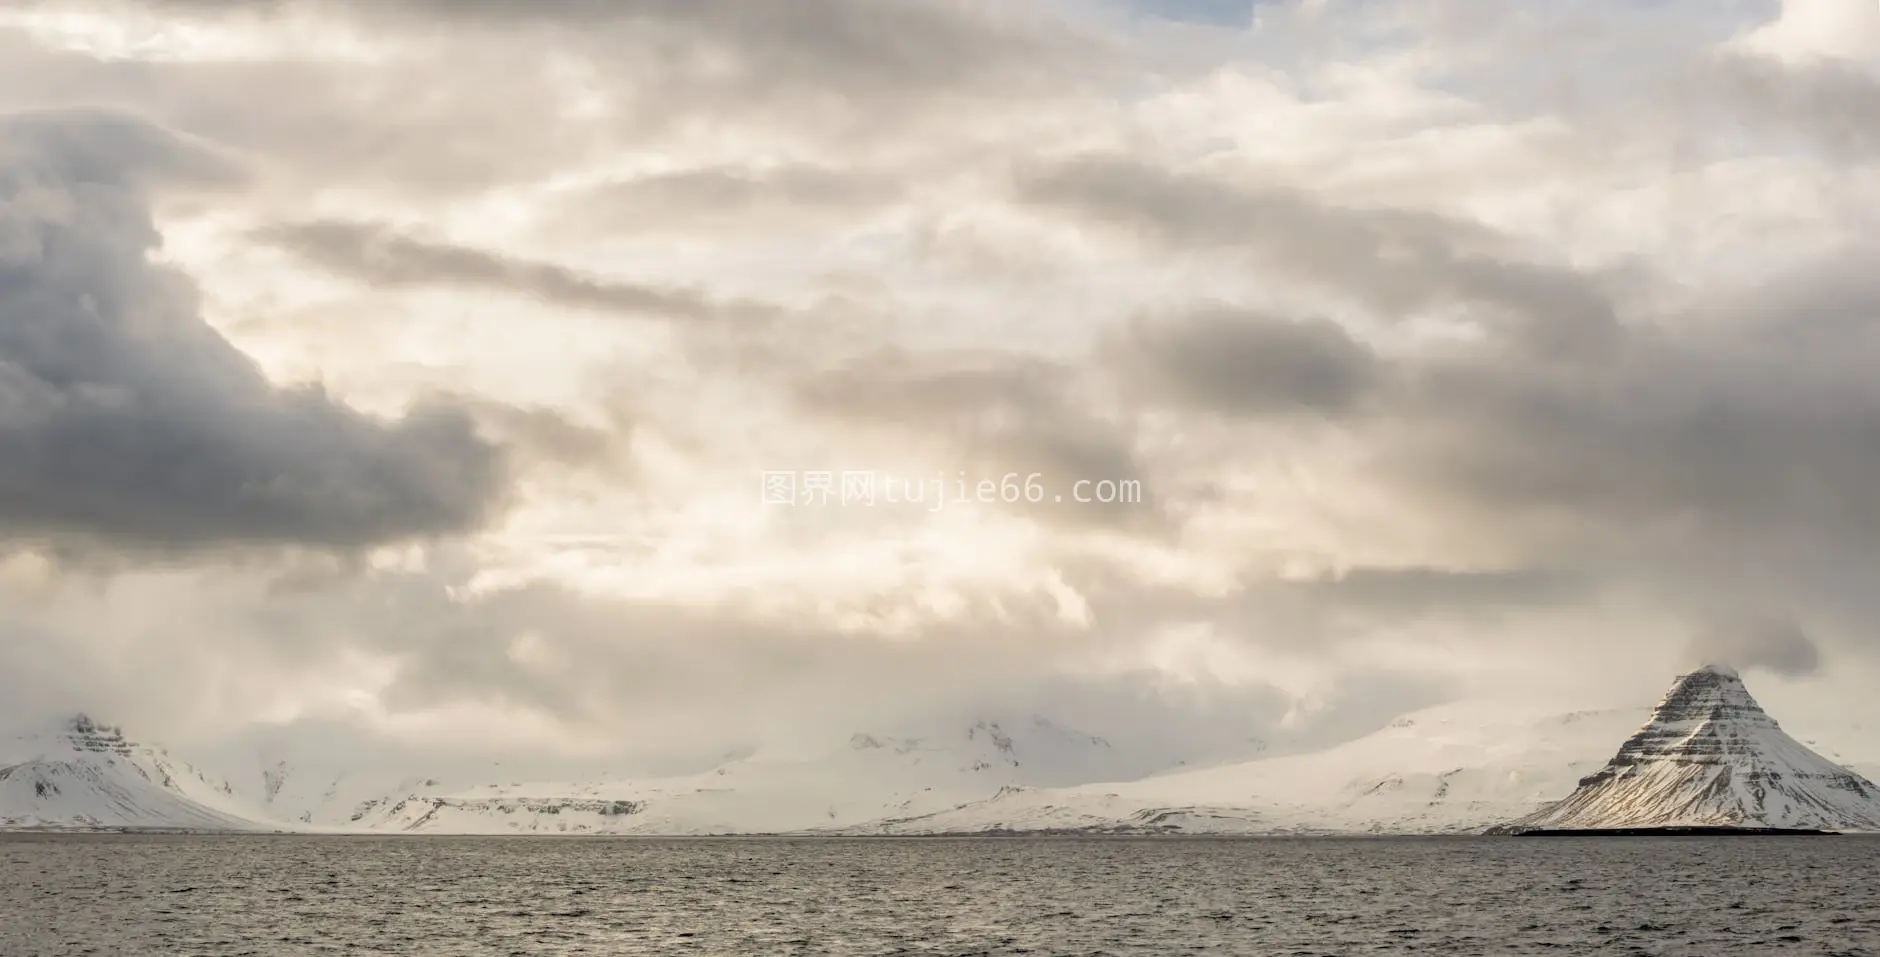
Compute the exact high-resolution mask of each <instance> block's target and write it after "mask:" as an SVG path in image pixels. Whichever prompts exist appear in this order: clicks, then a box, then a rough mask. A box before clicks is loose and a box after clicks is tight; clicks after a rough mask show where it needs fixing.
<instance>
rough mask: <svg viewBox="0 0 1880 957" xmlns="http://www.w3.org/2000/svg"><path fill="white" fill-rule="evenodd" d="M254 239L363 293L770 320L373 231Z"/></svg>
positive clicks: (708, 302)
mask: <svg viewBox="0 0 1880 957" xmlns="http://www.w3.org/2000/svg"><path fill="white" fill-rule="evenodd" d="M260 236H261V238H262V239H264V240H266V241H268V242H272V243H274V244H276V245H278V246H280V247H281V248H283V249H286V250H288V251H290V252H293V253H295V254H297V255H299V256H302V257H304V258H306V259H307V260H309V261H310V262H312V263H314V264H315V265H318V266H320V267H322V268H325V269H327V270H330V271H332V272H335V273H338V274H340V275H344V276H347V277H350V278H353V279H357V280H360V281H363V282H366V283H368V284H371V285H381V286H404V285H440V286H471V287H482V288H486V289H497V290H503V291H507V292H513V293H517V294H520V295H526V296H533V297H535V298H538V299H541V300H543V301H546V302H552V303H556V304H558V305H564V306H575V307H579V308H587V309H600V310H604V311H608V312H619V313H626V314H629V315H639V316H652V317H663V318H682V319H716V318H732V317H735V318H760V317H762V316H764V315H767V314H768V313H769V312H770V310H769V309H768V308H767V307H764V306H760V305H757V304H754V303H720V302H717V301H714V300H713V299H711V298H710V297H709V296H708V295H707V294H706V293H704V292H703V291H701V290H697V289H688V288H681V287H671V286H656V285H647V284H642V283H630V282H614V281H609V280H605V279H600V278H598V277H595V276H591V275H589V274H587V273H584V272H581V271H579V270H575V269H570V268H568V267H566V266H561V265H557V264H555V263H549V262H538V261H535V260H529V259H519V258H515V257H512V256H506V255H503V254H501V253H494V252H489V251H486V250H481V249H476V248H473V247H469V246H459V245H454V244H451V243H444V242H431V241H427V240H422V239H415V238H413V237H411V236H407V235H404V234H403V233H400V232H398V231H396V230H394V229H392V228H390V227H388V226H385V225H383V224H377V223H354V222H337V221H332V220H325V221H319V222H310V223H297V224H291V225H284V226H275V227H270V228H268V229H265V230H263V231H262V232H261V233H260Z"/></svg>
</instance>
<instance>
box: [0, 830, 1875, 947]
mask: <svg viewBox="0 0 1880 957" xmlns="http://www.w3.org/2000/svg"><path fill="white" fill-rule="evenodd" d="M374 953H376V954H422V955H440V957H469V955H485V954H487V955H505V957H507V955H522V954H551V955H564V954H596V955H599V954H608V955H615V954H618V955H659V957H667V955H686V954H698V955H719V954H739V955H743V954H753V955H773V954H775V955H796V954H802V955H823V954H828V955H898V957H926V955H948V957H955V955H968V954H971V955H979V954H987V955H1007V954H1034V955H1079V957H1085V955H1099V954H1102V955H1152V954H1153V955H1175V954H1249V955H1269V954H1271V955H1307V954H1311V955H1319V954H1324V955H1348V954H1396V953H1427V954H1443V955H1452V954H1454V955H1469V954H1482V955H1503V954H1582V953H1584V954H1702V955H1720V954H1781V953H1795V954H1880V840H1875V839H1867V838H1853V837H1843V838H1737V839H1702V838H1670V839H1664V838H1660V839H1651V838H1640V839H1603V840H1602V839H1545V840H1542V839H1519V838H1443V839H1436V838H1432V839H1305V838H1299V839H1292V838H1275V839H1254V840H1201V839H1145V840H1130V839H1087V840H1084V839H1035V840H1034V839H1023V838H993V839H984V840H952V839H932V840H919V839H908V840H832V839H816V840H781V839H779V840H731V839H726V840H633V839H612V840H609V839H580V838H575V839H554V838H546V839H543V838H538V839H503V838H463V839H457V838H425V837H413V838H393V837H385V838H339V837H325V838H321V837H206V836H160V835H0V955H5V957H40V955H44V957H57V955H76V954H97V955H110V957H120V955H122V957H136V955H171V954H179V955H203V957H225V955H237V954H252V955H262V957H290V955H303V954H374Z"/></svg>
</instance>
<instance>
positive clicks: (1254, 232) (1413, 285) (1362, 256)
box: [1018, 155, 1618, 357]
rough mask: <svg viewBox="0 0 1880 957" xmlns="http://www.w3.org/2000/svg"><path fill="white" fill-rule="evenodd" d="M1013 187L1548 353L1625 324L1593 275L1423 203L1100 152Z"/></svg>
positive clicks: (1176, 243)
mask: <svg viewBox="0 0 1880 957" xmlns="http://www.w3.org/2000/svg"><path fill="white" fill-rule="evenodd" d="M1018 194H1019V198H1020V199H1021V200H1023V201H1025V202H1028V203H1032V204H1035V205H1037V206H1039V207H1042V208H1046V209H1054V210H1060V211H1062V212H1064V213H1066V214H1069V215H1072V216H1075V217H1078V218H1079V219H1082V220H1085V221H1089V222H1092V223H1095V224H1099V225H1103V226H1108V227H1110V228H1111V229H1113V230H1115V231H1117V232H1119V233H1121V234H1123V235H1126V236H1136V237H1140V238H1142V239H1144V240H1147V241H1149V242H1151V243H1153V244H1155V245H1158V246H1161V247H1164V248H1167V249H1172V250H1176V251H1180V252H1192V251H1238V252H1243V253H1248V254H1252V255H1253V256H1255V257H1256V260H1257V261H1258V262H1260V263H1262V264H1263V265H1265V266H1266V267H1267V269H1268V270H1270V275H1271V278H1272V279H1274V280H1275V281H1278V282H1281V283H1302V284H1306V285H1307V286H1309V287H1310V288H1314V289H1316V290H1319V291H1321V292H1323V293H1326V294H1329V295H1331V296H1333V297H1335V298H1337V299H1343V300H1347V301H1355V302H1356V303H1358V304H1361V305H1363V306H1365V307H1368V308H1369V309H1371V310H1374V311H1375V312H1376V313H1377V314H1379V315H1382V316H1384V317H1387V318H1390V319H1400V318H1405V317H1407V316H1410V315H1413V314H1416V313H1419V312H1427V311H1431V310H1435V309H1439V308H1458V307H1459V308H1462V309H1465V310H1468V313H1467V315H1468V316H1469V318H1470V319H1472V320H1474V321H1475V322H1477V323H1479V324H1480V325H1482V326H1484V327H1487V328H1490V329H1494V330H1498V331H1501V332H1503V333H1504V334H1505V335H1507V336H1508V337H1509V338H1510V339H1511V340H1513V341H1515V342H1518V343H1520V344H1522V345H1523V346H1524V347H1526V348H1528V349H1530V350H1532V351H1536V352H1539V353H1542V354H1547V355H1554V356H1581V357H1585V356H1596V355H1599V354H1601V350H1602V349H1603V348H1604V347H1605V345H1607V344H1609V343H1610V341H1611V339H1612V337H1613V336H1614V335H1615V333H1616V330H1617V326H1618V317H1617V316H1616V314H1615V307H1614V304H1613V302H1612V301H1611V299H1610V297H1609V295H1608V294H1607V293H1606V291H1605V290H1603V289H1602V288H1601V285H1600V283H1599V282H1597V281H1595V280H1594V279H1593V278H1592V277H1589V276H1587V275H1584V274H1582V273H1579V272H1576V271H1574V270H1571V269H1565V268H1561V267H1558V266H1553V265H1549V264H1546V263H1542V262H1536V261H1533V260H1531V259H1528V258H1526V257H1523V256H1521V255H1519V253H1518V251H1517V250H1516V249H1515V248H1514V246H1515V244H1514V243H1513V242H1512V241H1510V240H1509V239H1508V238H1507V237H1505V236H1502V235H1500V234H1498V233H1497V232H1496V231H1494V230H1492V229H1490V228H1488V227H1486V226H1484V225H1482V224H1480V223H1476V222H1469V221H1464V220H1459V219H1454V218H1450V217H1447V216H1443V215H1440V214H1437V213H1433V212H1428V211H1424V210H1418V209H1397V208H1389V207H1369V208H1367V207H1361V206H1343V205H1337V204H1333V203H1329V202H1326V201H1324V200H1322V199H1319V198H1318V197H1315V196H1313V195H1310V194H1308V193H1306V192H1303V191H1301V190H1298V189H1293V188H1286V187H1278V186H1263V185H1243V184H1239V183H1236V182H1234V181H1233V180H1231V179H1228V178H1224V177H1219V176H1213V175H1206V174H1201V173H1193V172H1185V171H1181V170H1176V169H1170V168H1167V167H1165V166H1158V165H1151V164H1149V163H1145V162H1142V161H1140V160H1136V159H1133V158H1129V157H1118V156H1102V155H1097V156H1088V157H1083V158H1079V159H1073V160H1069V161H1065V162H1061V163H1055V164H1048V165H1042V166H1037V167H1034V168H1032V169H1029V170H1027V171H1025V172H1024V173H1023V174H1022V175H1021V177H1020V179H1019V189H1018Z"/></svg>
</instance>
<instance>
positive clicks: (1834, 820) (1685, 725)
mask: <svg viewBox="0 0 1880 957" xmlns="http://www.w3.org/2000/svg"><path fill="white" fill-rule="evenodd" d="M1667 827H1737V828H1782V829H1790V828H1793V829H1823V830H1860V831H1874V830H1880V788H1876V787H1875V786H1874V785H1873V783H1872V782H1870V781H1868V780H1867V779H1866V778H1863V777H1861V776H1860V775H1858V774H1855V773H1854V772H1852V771H1849V770H1848V769H1846V768H1844V767H1841V766H1840V765H1838V764H1835V763H1834V762H1832V761H1829V760H1828V759H1827V758H1824V757H1822V756H1821V755H1819V754H1816V753H1815V752H1813V751H1811V750H1809V749H1808V748H1807V747H1805V746H1804V745H1803V744H1802V743H1801V742H1799V741H1796V740H1795V739H1794V738H1791V737H1789V736H1788V734H1787V733H1786V732H1784V731H1783V730H1782V729H1781V727H1779V726H1778V725H1777V724H1776V722H1775V719H1774V718H1771V717H1769V715H1768V713H1767V712H1765V711H1763V709H1762V706H1761V705H1759V704H1757V703H1756V699H1755V698H1753V697H1751V696H1750V693H1749V689H1747V688H1745V687H1744V686H1743V679H1742V678H1741V677H1739V676H1738V675H1737V673H1736V672H1735V671H1734V670H1733V669H1730V668H1728V667H1725V666H1722V665H1706V666H1705V667H1703V668H1699V669H1698V670H1696V671H1693V672H1691V673H1690V674H1687V675H1683V676H1681V677H1679V678H1678V680H1677V682H1676V683H1675V684H1673V685H1672V686H1671V690H1670V691H1668V692H1666V693H1665V697H1664V700H1662V701H1660V702H1659V703H1658V707H1657V708H1655V709H1653V711H1652V716H1651V720H1649V721H1647V722H1646V723H1645V726H1644V727H1642V728H1640V729H1639V730H1638V731H1637V733H1635V734H1633V735H1632V737H1631V738H1629V739H1627V741H1626V742H1625V744H1623V745H1621V746H1620V748H1619V753H1618V754H1616V755H1614V756H1613V758H1612V760H1611V761H1609V762H1607V764H1606V766H1605V767H1604V768H1601V769H1600V770H1599V771H1597V772H1595V773H1593V774H1590V775H1588V776H1586V777H1584V778H1582V779H1580V786H1579V788H1578V789H1577V790H1575V791H1574V792H1573V793H1572V794H1571V795H1568V796H1567V798H1566V799H1565V800H1562V801H1560V802H1558V803H1555V804H1552V805H1549V806H1547V807H1545V808H1543V809H1541V810H1539V811H1537V812H1535V813H1533V814H1530V815H1528V816H1527V817H1524V818H1521V819H1519V820H1516V821H1512V822H1510V823H1508V824H1506V825H1503V826H1501V827H1498V828H1496V829H1495V830H1496V831H1513V832H1523V831H1536V830H1541V831H1545V830H1610V829H1618V828H1667Z"/></svg>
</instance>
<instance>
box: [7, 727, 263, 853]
mask: <svg viewBox="0 0 1880 957" xmlns="http://www.w3.org/2000/svg"><path fill="white" fill-rule="evenodd" d="M257 826H258V825H257V824H255V822H254V821H253V820H251V819H249V818H248V817H247V816H246V815H245V814H244V813H243V812H242V810H241V809H240V807H239V804H238V802H237V801H236V799H235V797H234V795H233V788H231V787H230V786H229V785H228V784H227V783H226V782H223V781H219V780H216V779H215V778H213V777H211V776H210V775H208V774H205V773H203V772H202V771H199V770H197V769H196V768H195V767H193V766H191V765H190V764H188V763H187V762H185V761H182V760H179V759H177V758H175V757H173V756H171V755H170V754H169V753H168V752H167V751H164V750H163V749H162V748H159V747H156V746H154V745H148V744H139V743H138V742H136V741H133V740H131V739H129V738H126V737H125V736H124V732H123V731H122V730H120V729H118V728H116V727H113V726H111V725H105V724H100V723H98V722H96V721H93V720H92V719H91V718H89V717H87V716H85V715H82V714H80V715H75V716H73V717H70V718H67V719H64V720H62V721H60V722H59V723H58V724H57V725H55V726H52V727H49V728H43V729H39V730H37V731H35V732H33V733H29V734H20V735H15V736H12V737H0V829H9V828H182V829H190V830H214V831H227V830H250V829H253V828H255V827H257Z"/></svg>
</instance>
